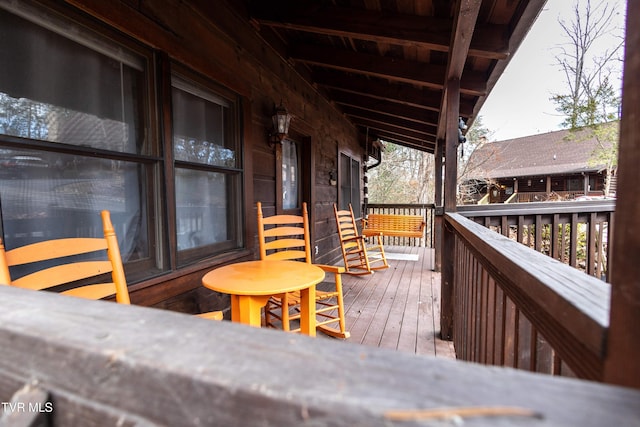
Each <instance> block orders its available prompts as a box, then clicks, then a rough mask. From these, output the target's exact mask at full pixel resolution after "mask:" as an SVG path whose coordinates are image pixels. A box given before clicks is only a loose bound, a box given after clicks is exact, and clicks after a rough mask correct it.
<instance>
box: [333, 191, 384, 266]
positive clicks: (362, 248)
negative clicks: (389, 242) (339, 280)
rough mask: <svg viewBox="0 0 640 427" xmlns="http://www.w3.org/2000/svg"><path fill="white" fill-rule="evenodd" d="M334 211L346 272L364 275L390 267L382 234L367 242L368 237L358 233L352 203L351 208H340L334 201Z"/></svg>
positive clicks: (372, 237)
mask: <svg viewBox="0 0 640 427" xmlns="http://www.w3.org/2000/svg"><path fill="white" fill-rule="evenodd" d="M333 211H334V213H335V217H336V224H337V226H338V236H339V237H340V248H341V249H342V259H343V260H344V266H345V270H346V273H348V274H353V275H362V274H370V273H372V272H373V271H374V270H381V269H384V268H388V267H389V264H388V263H387V257H386V255H385V254H384V246H383V245H382V236H381V235H376V236H371V242H367V240H366V238H365V237H364V236H362V235H361V234H359V233H358V226H357V224H356V219H355V216H354V214H353V208H352V207H351V204H349V210H338V208H337V206H336V204H335V203H334V204H333Z"/></svg>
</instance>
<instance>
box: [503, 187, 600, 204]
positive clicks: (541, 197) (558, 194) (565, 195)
mask: <svg viewBox="0 0 640 427" xmlns="http://www.w3.org/2000/svg"><path fill="white" fill-rule="evenodd" d="M584 195H585V194H584V190H580V191H552V192H551V193H547V192H545V191H528V192H518V193H516V199H517V200H516V202H517V203H535V202H548V201H556V202H557V201H562V200H565V201H566V200H574V199H575V198H576V197H580V196H584ZM592 195H600V196H602V192H599V193H596V192H594V193H592Z"/></svg>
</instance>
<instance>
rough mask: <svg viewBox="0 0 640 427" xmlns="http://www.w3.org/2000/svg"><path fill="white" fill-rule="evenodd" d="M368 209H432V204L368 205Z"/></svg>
mask: <svg viewBox="0 0 640 427" xmlns="http://www.w3.org/2000/svg"><path fill="white" fill-rule="evenodd" d="M367 207H368V208H412V209H433V208H434V207H435V205H434V204H433V203H368V204H367Z"/></svg>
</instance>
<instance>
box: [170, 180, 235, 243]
mask: <svg viewBox="0 0 640 427" xmlns="http://www.w3.org/2000/svg"><path fill="white" fill-rule="evenodd" d="M233 181H234V177H233V176H227V175H226V174H222V173H216V172H203V171H198V170H189V169H177V170H176V217H177V223H178V224H177V230H178V250H184V249H194V248H198V247H202V246H206V245H211V244H215V243H223V242H226V241H228V240H233V239H235V238H236V235H235V234H236V233H235V224H236V219H235V218H234V217H233V215H232V212H231V211H230V209H231V206H232V204H231V203H230V196H231V194H232V192H233V191H235V186H234V185H233ZM234 214H235V213H234Z"/></svg>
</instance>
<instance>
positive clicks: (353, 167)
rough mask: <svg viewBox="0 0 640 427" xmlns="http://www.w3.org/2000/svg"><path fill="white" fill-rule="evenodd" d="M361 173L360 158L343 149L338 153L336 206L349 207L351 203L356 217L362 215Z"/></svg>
mask: <svg viewBox="0 0 640 427" xmlns="http://www.w3.org/2000/svg"><path fill="white" fill-rule="evenodd" d="M354 171H357V174H355V173H354ZM361 174H362V163H361V162H360V160H358V159H357V158H356V157H355V156H353V155H351V154H349V153H347V152H345V151H342V152H340V153H339V154H338V207H339V208H340V209H349V204H351V206H352V208H353V213H354V216H355V217H356V218H360V217H362V197H361V190H362V188H361V185H360V183H361V177H362V175H361Z"/></svg>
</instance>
